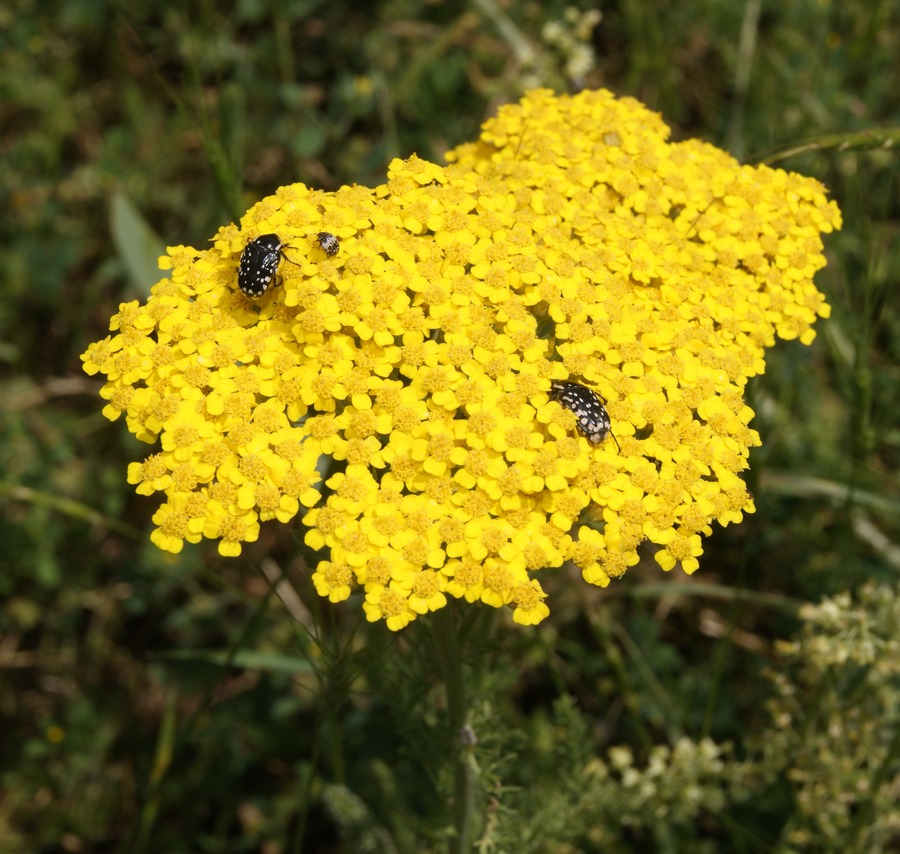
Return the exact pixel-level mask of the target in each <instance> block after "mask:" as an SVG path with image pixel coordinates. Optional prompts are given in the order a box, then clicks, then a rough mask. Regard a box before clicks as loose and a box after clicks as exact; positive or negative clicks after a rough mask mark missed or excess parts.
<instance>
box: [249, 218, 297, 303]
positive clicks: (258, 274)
mask: <svg viewBox="0 0 900 854" xmlns="http://www.w3.org/2000/svg"><path fill="white" fill-rule="evenodd" d="M284 247H285V244H284V243H282V242H281V238H280V237H279V236H278V235H277V234H261V235H260V236H259V237H257V238H256V239H254V240H251V241H250V242H249V243H248V244H247V245H246V246H245V247H244V251H243V252H241V263H240V265H239V266H238V287H239V288H240V289H241V293H242V294H243V295H244V296H245V297H250V299H259V298H260V297H261V296H263V295H264V294H265V292H266V291H267V290H269V287H270V286H271V284H272V282H273V281H274V280H275V274H276V273H277V272H278V265H279V264H280V263H281V259H282V258H284V259H285V260H286V261H289V262H290V263H291V264H297V262H296V261H291V259H290V258H288V257H287V256H286V255H285V254H284V251H283V250H284ZM297 266H300V265H299V264H297Z"/></svg>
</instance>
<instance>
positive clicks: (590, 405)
mask: <svg viewBox="0 0 900 854" xmlns="http://www.w3.org/2000/svg"><path fill="white" fill-rule="evenodd" d="M550 399H551V400H555V401H556V402H557V403H559V404H560V405H561V406H564V407H565V408H566V409H568V410H569V412H571V413H572V414H573V415H574V416H575V418H576V419H577V422H578V429H579V431H580V432H581V433H582V435H583V436H584V437H585V438H586V439H587V440H588V441H589V442H590V443H591V444H592V445H599V444H600V443H601V442H602V441H603V440H604V439H605V438H606V437H607V436H609V435H612V434H611V433H610V423H609V413H608V412H607V411H606V407H605V406H604V405H603V401H602V400H601V399H600V396H599V395H598V394H597V393H596V392H594V391H591V390H590V389H589V388H588V387H587V386H583V385H581V384H580V383H571V382H564V381H562V380H553V381H552V382H551V383H550ZM613 441H614V442H615V443H616V447H617V448H618V447H619V442H618V440H617V439H616V437H615V436H613Z"/></svg>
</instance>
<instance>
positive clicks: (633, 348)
mask: <svg viewBox="0 0 900 854" xmlns="http://www.w3.org/2000/svg"><path fill="white" fill-rule="evenodd" d="M447 158H448V160H449V161H450V165H449V166H445V167H442V166H439V165H436V164H432V163H428V162H426V161H423V160H421V159H419V158H417V157H411V158H409V159H408V160H395V161H393V162H392V163H391V164H390V167H389V169H388V174H387V178H386V181H385V183H384V184H382V185H381V186H379V187H376V188H375V189H373V190H369V189H367V188H365V187H343V188H341V189H340V190H338V191H336V192H334V193H326V192H322V191H318V190H312V189H310V188H308V187H305V186H304V185H302V184H296V185H292V186H287V187H282V188H280V189H279V190H278V191H277V192H276V193H275V194H274V195H273V196H270V197H268V198H266V199H263V200H262V201H260V202H259V203H258V204H257V205H256V206H254V207H253V208H252V209H251V210H250V211H248V212H247V214H246V215H245V216H244V217H243V219H242V221H241V223H240V226H239V227H238V226H236V225H229V226H227V227H224V228H222V229H220V231H219V233H218V234H217V235H216V236H215V237H214V239H213V241H212V246H211V248H206V249H199V250H195V249H193V248H192V247H185V246H175V247H170V248H169V249H168V254H167V255H166V256H164V257H163V258H162V259H161V263H160V266H161V267H162V268H163V269H166V270H169V271H170V278H168V279H163V280H162V281H161V282H159V283H158V284H157V285H156V286H154V288H153V289H152V293H151V296H150V298H149V300H148V301H147V302H146V303H145V304H140V303H138V302H130V303H123V304H122V305H120V306H119V310H118V312H117V314H116V315H115V316H114V317H113V318H112V320H111V322H110V331H111V333H112V334H110V335H109V336H107V337H105V338H104V339H103V340H101V341H99V342H97V343H95V344H92V345H91V346H90V347H89V348H88V349H87V351H86V352H85V354H84V355H83V357H82V359H83V361H84V369H85V371H86V372H87V373H89V374H97V373H100V374H102V375H104V376H105V377H106V384H105V385H104V386H103V389H102V390H101V396H102V397H103V399H104V400H105V401H106V405H105V406H104V409H103V412H104V414H105V415H106V416H107V417H108V418H110V419H116V418H118V417H119V416H120V415H122V414H124V415H125V421H126V424H127V426H128V428H129V430H131V431H132V432H133V433H134V434H135V435H136V436H137V437H138V438H139V439H141V440H142V441H145V442H148V443H156V442H157V441H158V442H159V449H158V450H157V451H156V452H155V453H152V454H151V455H150V456H149V457H148V458H147V459H146V460H145V461H144V462H143V463H133V464H132V465H131V466H129V469H128V480H129V482H130V483H133V484H135V485H136V487H137V490H138V491H139V492H140V493H141V494H148V495H149V494H152V493H154V492H162V493H163V494H164V495H165V502H164V504H163V505H162V506H161V507H160V508H159V510H158V511H157V513H156V515H155V516H154V523H155V525H156V526H157V527H156V529H155V530H154V532H153V534H152V535H151V537H152V540H153V542H154V543H156V544H157V545H158V546H159V547H160V548H163V549H165V550H168V551H171V552H178V551H179V550H180V549H181V548H182V547H183V544H184V542H186V541H187V542H190V543H196V542H198V541H199V540H200V539H201V538H203V537H208V538H217V539H219V541H220V544H219V551H220V553H222V554H223V555H231V556H234V555H238V554H240V553H241V550H242V547H243V544H244V543H252V542H254V541H255V540H256V539H257V537H258V535H259V527H260V524H261V523H263V522H268V521H271V520H278V521H281V522H289V521H290V520H292V519H293V518H294V517H295V516H297V517H300V518H301V520H302V523H303V525H304V526H305V528H306V530H305V534H304V537H305V542H306V544H307V545H308V546H309V547H311V548H313V549H316V550H321V552H322V555H321V559H320V563H319V564H318V566H317V567H316V568H315V571H314V573H313V582H314V584H315V587H316V590H317V591H318V592H319V594H320V595H322V596H325V597H327V598H329V599H330V600H331V601H333V602H338V601H343V600H345V599H347V598H349V597H350V596H351V594H352V593H353V592H354V591H360V590H361V591H363V592H364V595H365V600H364V602H363V609H364V611H365V614H366V618H367V619H369V620H372V621H379V620H384V621H385V622H386V624H387V626H388V628H389V629H391V630H399V629H401V628H403V627H404V626H406V625H408V624H409V622H411V621H412V620H414V619H417V618H418V617H419V616H421V615H423V614H426V613H427V612H429V611H434V610H438V609H440V608H442V607H444V606H445V605H446V603H447V600H448V597H452V598H455V599H461V600H465V601H466V602H469V603H481V604H483V605H486V606H489V607H497V608H500V607H503V608H510V609H511V610H512V615H513V619H514V621H515V622H517V623H520V624H522V625H533V624H535V623H537V622H540V621H541V620H542V619H544V618H545V617H546V616H547V614H548V613H549V608H548V606H547V604H546V602H545V600H546V594H545V592H544V590H543V588H542V587H541V585H540V582H539V578H538V576H539V574H540V573H541V572H546V571H547V570H549V569H552V568H557V567H561V566H562V565H563V564H564V563H566V562H571V563H573V564H574V565H576V566H577V567H579V568H580V569H581V572H582V575H583V577H584V579H585V580H586V581H587V582H588V583H591V584H596V585H599V586H606V585H608V584H609V583H610V579H611V578H619V577H621V576H622V575H623V574H624V573H625V571H626V570H627V568H628V567H629V566H632V565H634V564H635V563H637V561H638V560H639V549H640V548H641V544H642V543H644V542H649V543H651V544H653V545H654V546H655V547H656V551H655V557H656V560H657V562H658V563H659V564H660V566H661V567H662V568H663V569H665V570H669V569H672V568H673V567H675V566H680V567H681V568H682V569H683V570H684V571H686V572H693V571H694V570H695V569H696V568H697V567H698V564H699V562H698V557H699V556H700V554H701V553H702V538H703V536H707V535H709V534H710V533H711V530H712V529H711V523H712V522H713V521H718V522H719V523H720V524H723V525H724V524H729V523H733V522H738V521H740V520H741V519H742V517H743V514H744V513H746V512H752V511H753V501H752V499H751V497H750V496H749V494H748V493H747V490H746V487H745V486H744V484H743V482H742V481H741V479H740V473H741V472H742V471H743V469H745V468H746V467H747V460H748V454H749V449H750V448H751V447H753V446H754V445H758V444H759V436H758V435H757V433H756V432H755V431H754V430H753V429H751V428H750V426H749V424H750V420H751V418H752V416H753V412H752V411H751V410H750V409H749V407H747V406H746V404H745V402H744V389H745V387H746V384H747V381H748V379H749V378H750V377H752V376H755V375H757V374H759V373H762V372H763V371H764V369H765V349H766V348H767V347H770V346H772V345H773V344H774V342H775V339H776V337H781V338H799V339H800V340H801V341H802V342H803V343H807V344H808V343H809V342H810V341H812V339H813V337H814V330H813V328H812V325H813V323H814V322H815V319H816V318H817V317H827V316H828V313H829V307H828V305H827V304H826V303H825V301H824V298H823V297H822V295H821V294H820V293H819V292H818V291H817V290H816V288H815V285H814V284H813V276H814V274H815V273H816V271H817V270H819V269H821V267H822V266H823V265H824V263H825V262H824V257H823V254H822V243H821V235H822V234H823V233H827V232H829V231H831V230H832V229H834V228H838V227H839V226H840V214H839V212H838V210H837V207H836V206H835V205H834V203H833V202H829V201H827V200H826V198H825V194H824V190H823V188H822V187H821V186H820V185H819V184H818V183H817V182H815V181H813V180H812V179H809V178H804V177H802V176H799V175H796V174H789V173H785V172H782V171H780V170H775V169H770V168H768V167H757V168H753V167H749V166H741V165H740V164H738V163H736V162H735V161H734V160H733V159H732V158H730V157H729V156H728V155H727V154H726V153H724V152H722V151H719V150H717V149H715V148H713V147H712V146H709V145H706V144H704V143H701V142H698V141H692V140H689V141H686V142H680V143H671V142H669V141H668V129H667V128H666V127H665V125H664V124H663V123H662V121H661V120H660V118H659V117H658V116H656V115H655V114H653V113H651V112H649V111H648V110H646V109H645V108H644V107H643V106H641V105H640V104H639V103H637V102H636V101H634V100H632V99H628V98H624V99H617V98H615V97H614V96H613V95H612V94H610V93H609V92H605V91H597V92H582V93H581V94H579V95H577V96H574V97H560V96H556V95H553V94H552V93H550V92H548V91H544V90H538V91H535V92H531V93H529V94H528V95H527V96H525V98H524V99H523V100H522V101H521V103H519V104H516V105H509V106H506V107H503V108H502V109H501V110H500V112H499V114H498V115H497V116H496V117H495V118H493V119H491V120H489V121H488V122H487V123H486V124H485V125H484V128H483V130H482V134H481V137H480V139H479V140H478V141H477V142H474V143H468V144H465V145H461V146H459V147H458V148H456V149H454V150H453V151H451V152H449V154H448V155H447ZM320 231H327V232H329V233H331V234H334V235H335V236H336V237H337V238H338V239H339V241H340V251H339V252H338V253H336V254H335V255H327V254H326V253H325V252H324V251H323V249H322V248H321V246H320V245H319V243H318V240H317V239H316V238H317V235H318V233H319V232H320ZM264 234H276V235H278V237H279V239H280V240H281V241H282V243H283V253H284V257H285V258H287V259H288V260H289V261H290V262H291V263H286V262H285V263H280V265H279V267H278V270H277V276H276V280H275V283H274V285H273V286H272V287H270V288H269V289H268V290H267V292H266V293H265V294H264V295H263V296H262V297H261V298H260V299H258V300H251V299H249V298H247V297H245V296H244V295H243V294H242V293H241V292H240V291H239V290H238V288H237V268H238V264H239V262H240V258H241V254H242V252H243V251H244V248H245V247H246V245H247V244H248V243H249V242H250V241H251V240H253V239H255V238H256V237H259V236H261V235H264ZM553 381H567V382H571V383H577V384H579V385H581V386H584V387H585V388H586V389H588V390H590V392H593V395H587V396H586V397H585V400H596V401H597V403H596V405H594V406H593V410H592V411H588V412H585V411H581V410H579V408H578V407H577V406H575V405H571V406H570V404H569V403H566V402H565V400H563V401H561V400H557V399H555V397H554V399H551V396H550V391H551V382H553ZM594 396H596V397H594ZM601 403H602V407H601ZM606 420H608V422H609V429H607V427H606V426H605V421H606ZM610 433H611V435H610Z"/></svg>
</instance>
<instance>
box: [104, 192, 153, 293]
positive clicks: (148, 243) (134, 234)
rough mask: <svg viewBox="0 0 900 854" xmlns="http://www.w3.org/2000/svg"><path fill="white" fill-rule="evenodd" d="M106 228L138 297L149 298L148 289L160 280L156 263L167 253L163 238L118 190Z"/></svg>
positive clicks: (112, 202) (113, 199)
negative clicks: (108, 229) (110, 234)
mask: <svg viewBox="0 0 900 854" xmlns="http://www.w3.org/2000/svg"><path fill="white" fill-rule="evenodd" d="M109 228H110V232H111V233H112V238H113V243H114V244H115V247H116V252H117V253H118V255H119V258H121V259H122V263H123V264H124V265H125V269H126V270H127V271H128V278H129V279H130V280H131V284H132V285H133V286H134V287H135V288H136V289H137V291H138V293H139V294H140V295H141V296H143V297H146V296H149V294H150V288H151V286H152V285H155V284H156V283H157V282H158V281H159V280H160V279H161V278H163V275H162V274H161V273H160V270H159V264H158V261H157V259H158V258H159V256H160V255H163V254H164V253H165V250H166V247H165V244H164V243H163V241H162V238H160V236H159V235H158V234H157V233H156V232H155V231H154V230H153V229H152V228H151V227H150V225H149V223H148V222H147V220H146V219H144V217H143V215H142V214H141V212H140V211H139V210H138V209H137V208H136V207H135V206H134V204H133V203H132V201H131V199H129V198H128V196H126V195H125V193H123V192H122V191H121V190H116V191H115V192H114V193H113V197H112V201H111V202H110V210H109Z"/></svg>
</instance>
